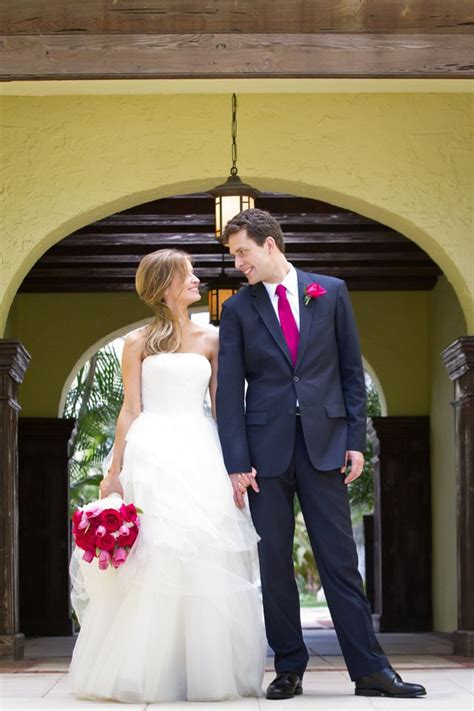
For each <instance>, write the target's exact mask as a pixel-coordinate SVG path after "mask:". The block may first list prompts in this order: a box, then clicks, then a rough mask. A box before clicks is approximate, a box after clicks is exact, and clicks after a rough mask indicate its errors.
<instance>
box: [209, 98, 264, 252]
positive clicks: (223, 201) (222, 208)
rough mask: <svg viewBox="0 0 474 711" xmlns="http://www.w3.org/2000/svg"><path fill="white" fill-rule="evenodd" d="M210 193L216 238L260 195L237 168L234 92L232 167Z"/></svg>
mask: <svg viewBox="0 0 474 711" xmlns="http://www.w3.org/2000/svg"><path fill="white" fill-rule="evenodd" d="M209 194H210V195H212V197H213V198H214V200H215V210H216V239H220V238H221V236H222V233H223V232H224V229H225V226H226V225H227V223H228V222H229V220H231V219H232V218H233V217H234V216H235V215H237V213H239V212H241V211H242V210H247V209H249V208H251V207H255V198H256V197H258V196H259V195H260V193H259V191H258V190H256V188H253V187H252V186H251V185H248V184H247V183H244V182H242V180H241V179H240V178H239V176H238V169H237V97H236V95H235V94H232V167H231V169H230V175H229V177H228V178H227V180H226V182H225V183H222V185H217V186H216V187H215V188H214V189H213V190H210V191H209Z"/></svg>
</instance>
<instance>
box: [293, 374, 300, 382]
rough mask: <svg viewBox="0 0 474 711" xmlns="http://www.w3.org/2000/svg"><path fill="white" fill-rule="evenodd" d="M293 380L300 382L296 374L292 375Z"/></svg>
mask: <svg viewBox="0 0 474 711" xmlns="http://www.w3.org/2000/svg"><path fill="white" fill-rule="evenodd" d="M293 382H294V383H299V382H300V379H299V378H298V376H297V375H295V376H294V378H293Z"/></svg>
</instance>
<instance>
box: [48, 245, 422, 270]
mask: <svg viewBox="0 0 474 711" xmlns="http://www.w3.org/2000/svg"><path fill="white" fill-rule="evenodd" d="M142 256H143V255H139V254H108V253H107V252H103V253H102V254H85V255H72V254H63V255H59V254H47V255H45V256H44V257H41V258H40V259H39V260H38V262H37V265H38V267H43V266H44V267H48V266H49V265H52V266H53V265H54V266H58V265H62V266H64V267H65V268H70V269H74V268H76V267H78V266H81V267H85V266H86V265H89V264H90V265H93V264H100V265H101V266H103V267H104V266H107V265H112V264H114V265H116V264H138V263H139V262H140V261H141V259H142ZM191 256H192V261H193V263H194V264H196V265H200V264H203V263H208V264H211V265H216V266H219V265H220V264H221V263H222V256H221V253H220V252H215V253H214V254H209V253H204V254H192V255H191ZM286 258H287V259H288V260H289V261H290V262H292V263H297V262H298V263H300V264H307V263H311V264H314V265H315V268H316V265H318V264H334V263H336V262H337V263H342V262H364V263H367V264H369V263H370V264H373V263H375V264H381V263H385V262H400V263H401V264H405V263H407V262H418V263H420V264H422V263H423V262H426V263H428V264H432V262H431V260H430V258H429V257H428V256H427V255H426V254H425V253H424V252H422V251H421V250H420V249H419V250H416V251H413V252H400V251H399V252H386V251H384V252H354V251H351V252H308V253H301V252H287V253H286ZM233 263H234V260H233V258H232V257H231V256H230V255H228V254H226V255H225V265H226V267H227V266H228V265H232V264H233Z"/></svg>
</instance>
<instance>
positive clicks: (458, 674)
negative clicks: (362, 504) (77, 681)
mask: <svg viewBox="0 0 474 711" xmlns="http://www.w3.org/2000/svg"><path fill="white" fill-rule="evenodd" d="M378 637H379V640H380V642H381V644H382V646H383V647H384V649H385V650H386V652H387V654H388V655H389V656H390V659H391V662H392V664H393V665H394V667H395V668H397V669H398V670H399V671H400V673H401V674H402V676H403V678H404V679H406V680H407V681H416V682H419V683H421V684H424V685H425V686H426V687H427V689H428V696H427V697H426V698H423V699H406V700H398V699H385V698H363V697H356V696H354V693H353V684H352V683H351V682H350V679H349V676H348V674H347V671H346V668H345V665H344V660H343V659H342V657H341V654H340V649H339V645H338V643H337V639H336V636H335V633H334V632H333V631H332V630H325V629H313V630H311V629H307V630H305V639H306V643H307V646H308V648H309V650H310V652H311V659H310V663H309V666H308V671H307V672H306V674H305V679H304V695H303V696H301V697H298V698H295V699H290V700H287V701H276V702H275V701H267V700H266V699H264V698H260V699H242V700H238V701H228V702H219V703H193V704H191V705H190V704H189V703H185V702H179V703H173V704H168V703H160V704H137V705H135V704H127V705H125V708H126V709H131V710H133V711H134V710H135V709H136V710H137V711H138V710H139V709H140V710H142V709H145V708H146V709H152V708H156V709H159V711H184V709H186V711H189V709H190V708H191V709H194V708H196V709H199V710H201V709H202V711H210V710H211V709H212V710H213V711H216V710H217V709H219V711H220V710H221V709H231V710H232V711H234V710H235V711H263V710H264V709H272V708H273V709H274V711H275V709H279V708H284V709H285V711H286V709H288V711H291V710H292V709H308V711H310V710H311V711H313V710H314V711H343V710H347V709H349V708H353V709H355V710H356V711H384V710H385V709H387V711H391V710H392V709H394V708H397V709H400V708H401V709H403V711H413V710H414V709H415V708H416V709H417V711H420V709H421V708H422V707H423V709H424V710H425V711H473V710H474V661H473V660H472V659H466V658H462V657H454V656H452V654H451V643H450V640H449V637H447V636H444V635H436V634H416V635H412V634H379V635H378ZM73 643H74V640H72V639H71V638H43V639H41V638H39V639H31V640H28V641H27V644H26V654H25V659H24V660H21V661H18V662H3V663H0V709H1V711H26V710H28V711H30V710H31V711H68V710H69V709H71V711H73V710H75V709H88V710H89V711H95V710H98V709H102V710H103V709H108V708H122V709H123V708H124V705H123V704H119V703H114V702H92V701H84V700H80V699H76V698H75V697H73V696H72V695H71V694H70V692H69V689H68V675H67V670H68V665H69V658H70V655H71V651H72V646H73ZM272 668H273V665H272V659H271V656H270V655H269V657H268V664H267V672H266V674H265V682H264V683H265V685H266V684H268V683H269V682H270V681H271V679H272V678H273V672H272Z"/></svg>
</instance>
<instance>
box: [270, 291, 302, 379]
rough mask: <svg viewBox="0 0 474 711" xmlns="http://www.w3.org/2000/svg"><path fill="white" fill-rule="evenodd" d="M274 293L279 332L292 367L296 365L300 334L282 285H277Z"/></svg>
mask: <svg viewBox="0 0 474 711" xmlns="http://www.w3.org/2000/svg"><path fill="white" fill-rule="evenodd" d="M275 291H276V294H277V295H278V315H279V317H280V325H281V330H282V331H283V335H284V336H285V340H286V342H287V344H288V349H289V351H290V356H291V360H292V361H293V365H296V358H297V355H298V344H299V342H300V332H299V331H298V326H297V325H296V321H295V317H294V316H293V311H292V310H291V306H290V302H289V301H288V298H287V296H286V287H285V286H283V284H278V286H277V288H276V290H275Z"/></svg>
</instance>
